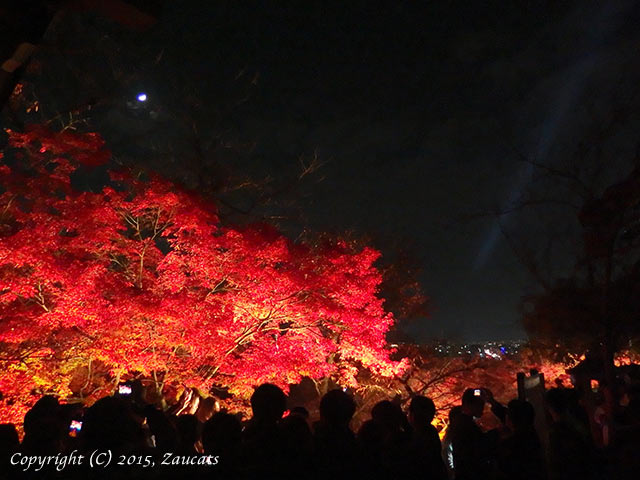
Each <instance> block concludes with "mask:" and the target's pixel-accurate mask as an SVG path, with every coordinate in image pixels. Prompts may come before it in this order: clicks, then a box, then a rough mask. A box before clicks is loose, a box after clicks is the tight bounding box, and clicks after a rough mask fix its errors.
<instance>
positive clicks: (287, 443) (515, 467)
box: [0, 384, 640, 480]
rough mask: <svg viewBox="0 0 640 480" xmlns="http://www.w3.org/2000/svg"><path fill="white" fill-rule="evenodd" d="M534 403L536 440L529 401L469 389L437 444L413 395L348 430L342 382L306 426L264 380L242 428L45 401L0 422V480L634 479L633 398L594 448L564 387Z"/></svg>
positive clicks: (132, 404)
mask: <svg viewBox="0 0 640 480" xmlns="http://www.w3.org/2000/svg"><path fill="white" fill-rule="evenodd" d="M545 398H546V402H545V403H546V411H545V413H544V414H545V415H547V416H548V421H549V423H548V425H549V428H548V431H547V432H546V435H545V436H544V437H543V436H542V435H541V434H540V433H539V432H538V431H536V426H535V425H536V422H535V418H536V410H535V409H534V407H533V406H532V404H531V403H529V402H527V401H525V400H518V399H516V400H512V401H511V402H509V403H508V404H507V405H506V406H504V405H502V404H500V403H499V402H497V401H496V400H495V399H494V398H493V395H492V394H491V392H490V391H489V390H488V389H482V388H478V389H469V390H467V391H465V392H464V394H463V396H462V398H461V402H460V405H458V406H456V407H454V408H452V409H451V410H450V412H449V425H448V428H447V430H446V433H445V435H444V437H443V439H442V441H441V439H440V436H439V434H438V431H437V430H436V428H435V427H434V426H433V425H432V421H433V419H434V415H435V413H436V408H435V405H434V402H433V401H432V400H431V399H429V398H427V397H424V396H415V397H414V398H412V399H411V400H410V402H409V403H408V408H407V411H406V412H405V411H403V410H402V408H401V407H400V406H399V405H398V404H397V403H394V402H392V401H389V400H384V401H381V402H379V403H377V404H376V405H375V406H374V407H373V409H372V410H371V414H370V418H369V419H368V420H366V421H365V422H364V423H363V424H362V425H361V426H360V428H358V429H357V431H354V430H353V429H352V427H351V424H352V417H353V415H354V413H355V411H356V403H355V401H354V399H353V398H352V396H351V395H349V393H347V392H345V391H343V390H342V389H335V390H331V391H329V392H328V393H326V394H325V395H324V396H323V397H322V399H321V401H320V405H319V419H318V420H317V421H315V422H311V419H310V416H309V412H308V411H307V410H306V409H305V408H304V407H291V406H288V405H287V403H288V401H287V400H288V399H287V396H286V395H285V393H284V392H283V391H282V390H281V389H280V388H278V387H277V386H275V385H272V384H263V385H261V386H259V387H257V388H256V389H255V391H254V393H253V396H252V397H251V409H252V416H251V418H250V419H249V420H248V421H246V422H244V423H243V422H241V420H240V418H239V417H238V416H236V415H233V414H231V413H227V412H224V411H217V409H216V408H215V405H214V403H215V402H214V401H212V400H211V399H209V403H206V402H205V403H203V404H202V405H200V406H199V408H198V411H197V414H194V413H196V412H194V411H189V410H188V409H185V408H184V405H183V407H182V408H180V409H179V410H175V409H174V410H173V411H171V410H169V411H163V410H161V409H159V408H156V407H155V406H153V405H149V404H144V403H143V402H140V401H136V400H135V398H134V396H131V397H128V396H126V395H115V396H112V397H106V398H103V399H101V400H99V401H97V402H96V403H95V404H94V405H93V406H91V407H90V408H88V409H86V411H83V409H82V407H80V406H77V405H66V404H60V403H59V402H58V401H57V399H56V398H54V397H50V396H47V397H43V398H41V399H40V400H39V401H38V402H37V403H36V404H35V406H34V407H33V408H32V409H31V410H30V411H29V412H28V413H27V414H26V416H25V418H24V438H23V440H22V442H19V437H18V434H17V431H16V428H15V426H14V425H12V424H2V425H1V426H0V442H1V445H0V452H1V453H0V455H2V459H1V461H2V465H3V467H2V469H1V470H3V471H4V472H5V473H4V474H3V475H4V477H3V478H26V479H31V478H33V479H36V478H38V479H40V478H52V479H53V478H55V479H58V478H63V479H67V478H69V479H75V478H86V479H90V478H118V479H119V478H123V479H127V478H131V479H135V478H152V479H153V478H158V479H162V478H193V479H200V478H228V479H234V478H296V479H298V478H300V479H303V478H304V479H306V478H318V479H321V478H322V479H324V478H327V479H332V478H350V479H359V478H380V479H433V480H448V479H455V480H468V479H479V480H480V479H488V480H493V479H495V480H507V479H509V480H513V479H523V480H561V479H562V480H565V479H566V480H578V479H601V478H612V479H626V478H629V479H630V478H638V475H639V472H640V470H639V468H640V459H639V457H640V455H639V453H640V415H639V413H640V412H639V408H638V401H639V400H640V398H638V397H637V396H636V395H635V394H633V393H632V392H631V393H625V396H624V397H623V399H622V400H621V401H620V402H619V405H618V406H617V407H618V408H617V411H616V412H615V417H616V422H617V426H616V435H615V437H614V438H613V439H612V441H611V442H610V444H609V445H607V446H606V447H603V446H602V445H600V446H599V445H597V443H596V442H594V441H593V436H592V434H591V430H590V425H589V424H590V420H589V418H588V414H587V413H586V410H585V409H584V408H582V407H581V404H580V398H579V397H578V396H577V395H576V391H575V390H571V389H560V388H555V389H551V390H549V391H547V392H546V397H545ZM487 405H488V406H490V409H491V412H492V413H493V415H495V417H496V418H497V419H499V425H500V427H498V428H494V429H491V430H488V431H485V430H483V429H482V428H481V427H480V426H479V424H478V422H477V419H478V418H479V417H481V416H482V415H483V413H484V411H485V409H486V407H487ZM288 408H289V409H288ZM105 452H108V454H109V456H110V457H107V456H106V453H105ZM100 455H102V457H101V456H100ZM43 459H44V460H43ZM107 460H108V461H107ZM106 464H108V466H105V465H106ZM0 476H1V475H0Z"/></svg>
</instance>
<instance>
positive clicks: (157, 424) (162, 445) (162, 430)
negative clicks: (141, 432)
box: [144, 405, 178, 452]
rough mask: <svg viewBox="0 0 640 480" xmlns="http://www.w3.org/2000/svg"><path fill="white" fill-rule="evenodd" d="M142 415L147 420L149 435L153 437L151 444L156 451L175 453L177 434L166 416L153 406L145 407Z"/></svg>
mask: <svg viewBox="0 0 640 480" xmlns="http://www.w3.org/2000/svg"><path fill="white" fill-rule="evenodd" d="M144 415H145V417H146V419H147V426H148V428H149V434H150V435H152V436H153V441H152V443H153V444H155V448H156V450H157V451H158V452H175V451H176V446H177V442H178V433H177V432H176V428H175V427H174V426H173V425H172V423H171V422H170V421H169V418H168V417H167V415H166V414H165V413H164V412H163V411H162V410H158V409H157V408H155V407H154V406H153V405H147V406H146V407H145V409H144Z"/></svg>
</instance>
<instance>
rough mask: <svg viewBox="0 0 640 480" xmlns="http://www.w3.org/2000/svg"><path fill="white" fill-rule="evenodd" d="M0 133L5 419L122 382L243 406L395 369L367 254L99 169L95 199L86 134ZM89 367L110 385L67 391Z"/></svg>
mask: <svg viewBox="0 0 640 480" xmlns="http://www.w3.org/2000/svg"><path fill="white" fill-rule="evenodd" d="M9 134H10V150H11V157H12V160H11V161H9V160H8V155H5V165H3V166H2V167H1V168H0V183H1V184H2V186H3V190H2V192H3V193H2V194H1V195H0V239H1V241H0V352H1V356H0V392H1V394H2V396H1V397H0V418H2V420H3V421H20V420H21V417H22V415H23V414H24V411H25V409H26V408H28V406H29V405H30V404H32V403H33V402H34V401H35V400H36V399H37V398H38V396H39V395H42V394H44V393H54V394H57V395H61V396H68V395H76V396H78V395H79V396H81V397H83V398H87V399H88V400H92V398H93V399H95V397H96V396H98V395H104V394H105V393H108V390H109V388H113V387H115V385H116V383H117V381H118V380H123V379H127V378H132V377H134V376H143V377H145V378H151V379H153V381H154V382H155V384H156V387H157V389H158V391H162V390H163V389H164V390H165V391H166V390H168V389H170V388H174V387H175V386H178V385H186V386H190V387H197V388H201V389H208V388H210V387H212V386H217V387H219V388H223V389H227V390H228V392H229V393H231V394H232V395H234V396H235V398H239V399H243V398H247V397H248V396H249V395H250V394H251V392H252V390H253V387H254V386H255V385H257V384H260V383H262V382H272V383H276V384H278V385H280V386H282V387H283V388H285V389H286V388H287V385H288V384H290V383H294V382H297V381H299V380H300V379H301V377H302V376H309V377H311V378H320V377H327V376H332V377H334V378H335V379H336V380H337V381H339V382H340V383H342V384H345V385H355V384H356V374H357V373H358V369H359V368H366V369H369V370H370V371H372V372H373V373H375V374H380V375H386V376H392V375H394V374H396V373H398V372H400V371H402V369H403V368H404V365H405V363H404V362H393V361H391V360H390V359H389V353H390V352H389V351H388V350H387V349H386V346H385V334H386V332H387V331H388V329H389V328H390V326H391V325H392V323H393V317H392V315H391V314H388V313H386V312H385V310H384V308H383V300H382V299H380V298H379V297H378V296H377V291H378V288H379V284H380V282H381V274H380V272H379V271H378V270H377V269H376V268H375V267H374V262H375V261H376V259H377V258H378V257H379V253H378V252H377V251H375V250H373V249H370V248H364V249H360V250H358V249H355V248H354V247H353V246H351V245H350V244H348V243H347V242H339V241H338V242H332V243H331V242H327V243H324V244H322V245H307V244H296V243H293V242H292V241H290V240H288V239H287V238H285V237H284V236H283V235H281V234H280V233H278V232H277V231H275V230H274V229H273V228H271V227H268V226H265V225H256V226H249V227H243V228H233V227H229V226H223V225H222V224H221V223H220V221H219V219H218V217H217V214H216V210H215V208H214V206H213V205H212V204H211V203H210V202H207V201H205V200H204V199H202V198H200V197H199V196H198V195H195V194H193V193H189V192H186V191H183V190H181V189H179V188H177V187H176V186H175V185H174V184H172V183H170V182H168V181H166V180H163V179H161V178H157V177H154V178H151V179H150V180H148V181H141V180H139V179H134V178H130V177H129V176H128V175H127V174H125V173H118V174H116V173H112V174H111V182H110V184H109V185H106V186H104V188H103V189H102V191H101V192H100V193H92V192H78V191H74V189H73V188H72V184H71V180H70V176H71V174H72V173H73V172H74V170H75V168H76V166H77V165H78V164H85V165H99V164H102V163H104V162H105V161H107V160H108V158H109V154H108V152H107V151H106V150H105V149H104V142H103V141H102V139H101V138H100V137H99V136H98V135H96V134H75V133H71V132H65V133H53V132H49V131H47V130H45V129H43V128H41V127H37V128H33V129H31V130H30V131H28V132H26V133H16V132H9ZM93 190H94V191H96V189H95V188H94V189H93ZM98 190H99V189H98ZM92 364H93V365H100V366H101V368H102V370H103V371H106V372H107V375H108V377H109V379H110V381H111V382H110V383H109V388H107V389H106V391H105V388H93V387H94V386H95V385H93V384H92V381H91V378H87V382H86V386H87V388H91V389H90V390H89V391H85V392H77V391H73V392H72V391H71V389H70V382H71V380H72V378H73V379H74V382H73V384H74V385H78V384H82V382H81V381H78V378H77V377H78V375H79V373H78V372H83V371H89V372H91V367H90V366H91V365H92ZM103 387H104V386H103Z"/></svg>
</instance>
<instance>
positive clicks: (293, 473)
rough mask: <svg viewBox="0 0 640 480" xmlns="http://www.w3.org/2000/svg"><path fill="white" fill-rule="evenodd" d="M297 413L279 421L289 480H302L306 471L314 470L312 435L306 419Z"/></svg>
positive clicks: (305, 475)
mask: <svg viewBox="0 0 640 480" xmlns="http://www.w3.org/2000/svg"><path fill="white" fill-rule="evenodd" d="M297 411H298V412H299V413H290V414H289V415H288V416H286V417H285V418H283V419H282V420H281V422H280V423H281V428H282V434H283V440H284V445H283V447H284V452H285V456H286V458H287V461H286V469H287V472H286V473H287V474H288V475H289V477H290V478H304V477H307V476H308V475H309V473H308V471H307V470H310V469H311V470H315V457H314V446H313V435H312V434H311V429H310V428H309V424H308V423H307V419H306V418H305V417H304V416H303V415H302V414H301V412H300V411H299V410H297Z"/></svg>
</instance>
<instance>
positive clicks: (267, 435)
mask: <svg viewBox="0 0 640 480" xmlns="http://www.w3.org/2000/svg"><path fill="white" fill-rule="evenodd" d="M286 409H287V396H286V395H285V394H284V392H283V391H282V390H281V389H280V388H279V387H277V386H275V385H272V384H270V383H265V384H263V385H260V386H259V387H258V388H256V389H255V391H254V392H253V395H251V410H252V412H253V417H252V418H251V420H250V421H249V423H248V424H247V427H246V428H245V430H244V432H243V438H242V440H243V449H242V453H243V455H244V457H245V460H246V468H247V470H248V473H249V476H252V475H257V474H262V475H275V474H277V472H278V471H281V470H282V464H283V463H284V460H285V459H284V447H283V443H284V442H283V435H282V432H281V430H280V424H279V422H280V420H281V419H282V415H283V414H284V412H285V410H286Z"/></svg>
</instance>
